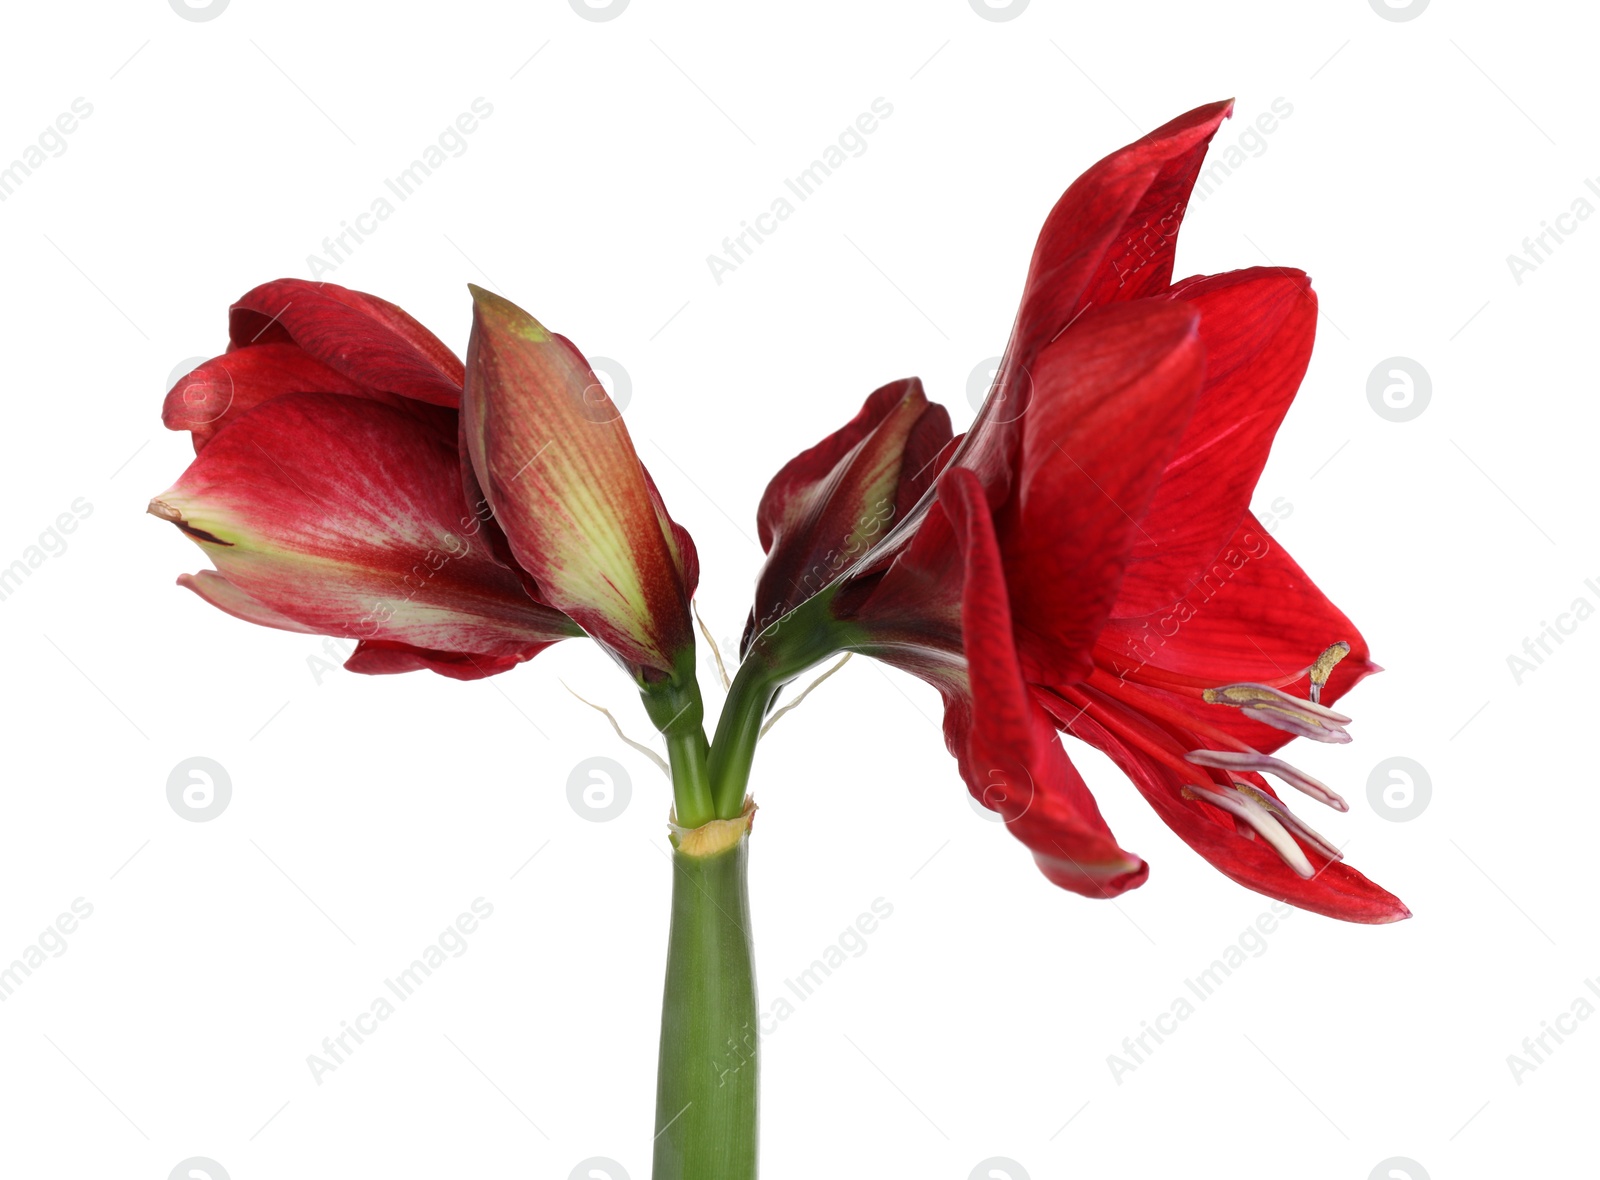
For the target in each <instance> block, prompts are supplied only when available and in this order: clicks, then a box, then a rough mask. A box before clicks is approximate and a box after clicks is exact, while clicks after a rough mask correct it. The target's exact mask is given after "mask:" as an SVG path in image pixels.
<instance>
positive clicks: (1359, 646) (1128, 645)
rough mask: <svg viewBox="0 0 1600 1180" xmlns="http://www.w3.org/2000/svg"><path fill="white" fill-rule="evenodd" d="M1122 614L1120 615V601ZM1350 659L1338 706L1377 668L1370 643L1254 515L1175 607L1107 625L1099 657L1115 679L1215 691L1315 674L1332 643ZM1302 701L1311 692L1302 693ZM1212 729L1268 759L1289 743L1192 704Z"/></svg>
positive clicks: (1236, 715)
mask: <svg viewBox="0 0 1600 1180" xmlns="http://www.w3.org/2000/svg"><path fill="white" fill-rule="evenodd" d="M1118 610H1119V611H1120V610H1121V605H1120V603H1119V606H1118ZM1340 640H1343V641H1345V642H1347V643H1348V644H1350V654H1349V655H1347V656H1346V657H1345V658H1344V659H1343V660H1341V661H1340V662H1339V663H1338V664H1337V665H1336V666H1335V667H1334V669H1333V673H1332V675H1331V676H1330V677H1329V680H1328V685H1327V687H1326V688H1325V689H1323V691H1322V703H1323V704H1324V705H1328V704H1332V703H1333V702H1334V701H1337V700H1338V699H1339V698H1340V697H1341V696H1343V695H1344V694H1345V693H1347V692H1349V691H1350V689H1351V688H1353V687H1355V685H1356V684H1358V683H1359V682H1360V681H1361V680H1363V679H1364V678H1365V677H1367V676H1370V675H1371V674H1372V673H1373V672H1376V671H1377V670H1378V666H1377V665H1376V664H1374V663H1373V662H1372V658H1371V652H1370V650H1369V649H1368V647H1367V641H1366V640H1365V639H1363V638H1362V636H1361V632H1359V631H1358V630H1356V625H1355V624H1354V623H1352V622H1351V621H1350V619H1349V617H1348V616H1347V615H1346V614H1345V613H1344V612H1343V611H1341V610H1340V609H1339V608H1338V607H1337V606H1335V605H1334V604H1333V602H1332V601H1330V600H1329V598H1328V597H1327V595H1325V594H1323V593H1322V591H1321V590H1319V589H1317V586H1316V584H1315V583H1314V582H1312V580H1311V579H1310V578H1309V577H1307V576H1306V573H1305V571H1304V570H1302V569H1301V568H1300V566H1299V565H1298V564H1296V563H1295V560H1294V558H1292V557H1290V556H1289V554H1288V552H1287V551H1286V550H1285V549H1284V548H1283V546H1282V545H1280V544H1278V542H1276V541H1274V540H1273V539H1272V536H1271V534H1269V533H1268V532H1267V530H1266V529H1264V528H1262V527H1261V524H1260V522H1259V521H1257V520H1256V518H1255V516H1254V515H1252V514H1251V513H1248V512H1247V513H1245V518H1244V520H1243V522H1241V524H1240V525H1239V528H1238V529H1237V531H1235V533H1234V535H1233V537H1232V538H1231V539H1230V540H1229V542H1228V544H1227V545H1225V546H1224V547H1223V549H1222V551H1221V552H1220V553H1219V554H1218V555H1217V557H1216V559H1215V560H1214V561H1213V562H1212V564H1211V565H1210V566H1209V567H1208V568H1207V569H1206V571H1205V573H1204V574H1203V575H1202V576H1201V577H1200V579H1199V580H1198V581H1197V582H1196V583H1195V585H1194V586H1193V587H1192V588H1191V589H1190V591H1189V593H1188V594H1187V595H1186V596H1184V597H1183V598H1182V599H1180V600H1179V601H1178V602H1177V603H1175V604H1173V605H1171V606H1169V607H1168V608H1166V609H1164V610H1160V611H1155V612H1152V613H1150V614H1147V615H1129V616H1123V617H1118V618H1113V619H1111V620H1110V621H1109V622H1107V624H1106V626H1105V629H1104V631H1103V632H1102V634H1101V637H1100V650H1101V652H1102V653H1106V655H1107V656H1108V657H1110V659H1109V661H1108V667H1109V669H1110V671H1112V672H1113V673H1114V674H1116V675H1119V676H1122V675H1131V676H1133V677H1134V678H1137V676H1138V673H1139V672H1140V670H1141V669H1143V668H1145V667H1150V668H1154V669H1159V670H1165V671H1168V672H1174V673H1177V674H1178V675H1180V676H1184V677H1189V678H1191V679H1194V680H1199V681H1204V682H1206V683H1207V684H1208V685H1210V686H1213V687H1215V686H1221V685H1224V684H1236V683H1242V682H1257V683H1259V682H1262V681H1278V680H1281V679H1282V678H1283V677H1285V676H1291V675H1293V674H1295V673H1297V672H1300V671H1301V670H1303V669H1305V668H1306V667H1308V666H1309V665H1310V664H1311V662H1312V661H1313V660H1315V659H1316V658H1317V656H1318V654H1319V653H1320V652H1322V651H1323V650H1324V649H1325V648H1327V647H1328V646H1329V645H1330V644H1333V643H1337V642H1339V641H1340ZM1296 691H1297V693H1298V695H1301V696H1304V695H1305V692H1304V687H1302V688H1301V689H1299V690H1296ZM1183 704H1184V706H1185V707H1187V708H1193V709H1198V710H1203V712H1202V713H1201V716H1202V717H1203V719H1204V721H1205V722H1206V724H1208V725H1213V726H1216V727H1218V728H1220V729H1225V730H1227V731H1228V732H1229V733H1231V734H1233V735H1234V736H1236V737H1238V738H1240V739H1241V740H1242V741H1245V742H1248V743H1249V744H1250V745H1252V746H1254V747H1255V748H1256V749H1258V750H1260V751H1262V752H1263V753H1271V752H1272V751H1273V750H1275V749H1277V748H1278V747H1279V746H1282V745H1283V744H1284V743H1285V742H1287V741H1289V740H1290V736H1291V735H1289V734H1286V733H1282V732H1279V731H1277V730H1274V729H1270V728H1268V727H1267V726H1265V725H1263V724H1261V723H1260V722H1257V721H1253V720H1251V719H1250V718H1248V717H1246V716H1244V715H1242V714H1241V713H1240V712H1239V710H1237V709H1229V708H1224V707H1220V706H1208V705H1204V704H1201V703H1199V702H1198V701H1195V700H1192V699H1185V700H1184V701H1183Z"/></svg>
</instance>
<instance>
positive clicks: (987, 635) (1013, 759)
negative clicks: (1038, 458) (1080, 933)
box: [939, 468, 1149, 897]
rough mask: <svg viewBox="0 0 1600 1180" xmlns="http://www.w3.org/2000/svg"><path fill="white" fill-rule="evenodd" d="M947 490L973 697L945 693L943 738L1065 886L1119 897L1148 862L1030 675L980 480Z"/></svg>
mask: <svg viewBox="0 0 1600 1180" xmlns="http://www.w3.org/2000/svg"><path fill="white" fill-rule="evenodd" d="M939 498H940V503H941V504H943V505H944V506H945V509H946V511H947V512H948V513H949V514H950V516H951V520H952V525H953V527H954V529H955V533H956V536H957V537H958V538H959V541H960V545H961V549H962V552H963V555H964V558H965V584H964V589H963V594H962V603H961V616H962V625H963V628H964V631H965V642H966V654H967V674H968V677H969V682H970V685H971V689H970V691H971V698H970V702H965V701H962V700H961V699H960V698H959V697H950V696H947V698H946V709H945V740H946V742H947V743H948V744H949V746H950V749H951V752H952V753H954V754H955V755H956V759H957V761H958V763H959V765H960V767H961V774H962V777H963V778H964V779H966V782H967V789H968V790H969V791H971V792H972V795H973V797H974V798H976V799H978V800H979V801H980V802H981V803H983V804H984V805H985V806H986V807H989V808H990V809H991V810H994V811H997V812H999V813H1000V814H1001V815H1002V816H1004V817H1005V821H1006V826H1007V827H1008V828H1009V829H1010V830H1011V833H1012V835H1014V836H1016V837H1017V839H1019V840H1021V841H1022V842H1023V843H1024V844H1026V845H1027V846H1028V847H1029V848H1030V849H1032V850H1033V855H1034V860H1035V861H1036V862H1037V863H1038V865H1039V868H1040V869H1041V870H1042V871H1043V872H1044V874H1045V876H1046V877H1048V878H1049V879H1050V880H1051V881H1053V882H1054V883H1055V884H1057V885H1059V886H1061V887H1062V888H1064V889H1070V890H1072V891H1073V892H1075V893H1081V894H1083V895H1084V896H1086V897H1115V896H1116V895H1117V894H1119V893H1122V892H1124V891H1126V890H1128V889H1132V888H1134V887H1135V886H1137V885H1140V884H1142V883H1143V882H1144V879H1145V877H1146V876H1147V875H1148V873H1149V869H1148V868H1147V867H1146V865H1145V863H1144V862H1143V861H1141V860H1140V859H1139V858H1138V857H1136V856H1133V855H1131V854H1129V853H1127V852H1124V851H1123V850H1122V849H1121V848H1120V847H1118V845H1117V842H1116V839H1115V837H1113V836H1112V834H1111V830H1110V829H1109V828H1108V827H1107V826H1106V822H1105V820H1104V819H1102V818H1101V816H1100V809H1099V807H1097V806H1096V805H1095V801H1094V796H1093V795H1091V794H1090V793H1089V788H1088V787H1087V786H1086V785H1085V784H1084V781H1083V779H1082V777H1081V776H1080V775H1079V774H1078V772H1077V769H1076V768H1075V767H1074V766H1073V765H1072V763H1071V762H1070V761H1068V759H1067V755H1066V752H1065V751H1064V750H1062V748H1061V742H1060V740H1059V739H1058V738H1057V737H1056V732H1055V726H1054V725H1053V724H1052V722H1051V720H1050V718H1049V716H1048V715H1047V714H1046V713H1045V711H1044V709H1043V708H1041V707H1040V706H1039V705H1038V704H1037V703H1035V702H1034V701H1033V699H1032V697H1031V695H1030V694H1029V692H1028V689H1027V687H1026V685H1025V684H1024V683H1023V680H1022V669H1021V666H1020V665H1019V663H1018V660H1017V652H1016V647H1015V645H1014V641H1013V639H1012V634H1011V610H1010V605H1009V603H1008V601H1007V594H1006V582H1005V574H1004V571H1003V569H1002V565H1001V559H1000V550H999V546H998V545H997V543H996V541H995V535H994V525H993V522H992V521H991V520H990V519H989V506H988V503H987V502H986V500H985V498H984V492H983V487H982V485H981V484H979V482H978V480H977V477H976V476H974V475H973V474H972V473H971V472H970V471H965V470H961V469H959V468H958V469H955V470H952V471H950V472H948V473H947V474H946V475H945V476H944V477H943V478H942V479H941V480H940V483H939Z"/></svg>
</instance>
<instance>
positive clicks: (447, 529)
mask: <svg viewBox="0 0 1600 1180" xmlns="http://www.w3.org/2000/svg"><path fill="white" fill-rule="evenodd" d="M429 414H431V415H432V420H429V418H428V416H427V415H422V414H420V413H418V412H417V411H416V410H411V411H404V410H398V409H395V408H392V407H390V406H385V405H380V404H379V403H377V402H374V401H367V400H359V399H356V398H350V397H344V396H341V395H338V394H313V393H299V394H288V395H285V396H283V397H278V398H274V399H273V400H272V401H269V402H267V403H266V404H265V405H262V406H259V407H257V408H256V409H254V410H252V411H251V412H249V413H247V414H244V415H242V416H241V417H239V418H238V419H237V420H236V421H235V422H233V423H231V424H230V425H229V426H228V427H227V428H226V429H224V430H222V431H220V432H219V433H218V434H217V436H216V437H215V438H213V439H212V440H211V442H210V443H209V444H208V445H207V446H206V448H205V449H204V450H203V451H201V452H200V454H199V455H198V456H196V458H195V460H194V462H193V463H192V464H190V466H189V469H188V470H187V471H186V472H184V474H183V476H182V478H181V479H179V481H178V483H177V484H176V485H174V486H173V488H172V489H171V490H170V491H168V492H166V493H164V494H163V495H162V496H161V497H160V498H159V499H157V500H155V501H153V502H152V504H151V511H152V512H153V513H155V514H156V515H158V516H161V517H162V518H163V519H166V520H169V521H171V522H173V523H174V524H176V525H177V526H178V527H179V528H180V529H182V530H183V531H184V532H185V533H187V534H188V535H189V536H190V537H191V539H193V540H194V541H195V542H196V543H197V544H199V546H200V547H201V548H202V549H203V550H205V552H206V553H207V555H208V556H209V557H210V558H211V559H212V561H213V562H214V563H215V564H216V566H217V570H218V572H219V574H220V575H221V576H222V577H224V578H226V579H227V582H228V583H229V584H230V586H231V587H233V588H234V589H235V590H237V591H238V592H239V593H240V594H242V595H244V596H248V599H250V600H253V601H254V602H255V603H257V604H259V606H260V607H262V608H265V610H267V611H269V612H272V614H273V615H275V616H283V617H284V618H287V619H289V620H292V621H293V622H294V623H296V624H298V625H299V626H298V628H297V629H308V630H311V631H315V632H317V633H319V634H324V635H338V636H344V637H347V638H353V639H364V640H382V641H387V642H392V643H401V644H406V645H410V646H413V647H416V648H420V649H422V650H424V651H429V652H447V653H469V654H472V655H488V656H505V657H515V658H521V659H525V658H527V657H528V656H529V655H531V654H533V652H535V651H537V650H539V649H540V648H542V647H543V646H544V645H546V644H548V643H550V642H552V641H554V640H556V639H560V638H564V637H566V636H569V635H575V634H579V631H578V629H577V627H576V626H575V625H574V624H573V623H572V621H571V620H570V619H567V618H565V617H564V616H562V615H561V614H560V613H559V612H557V611H555V610H553V609H551V608H550V607H548V606H546V605H544V604H542V603H540V602H537V601H535V600H534V599H533V598H531V597H529V596H528V595H527V593H526V592H525V591H524V590H523V588H522V586H521V584H520V582H519V581H518V579H517V576H516V575H515V574H513V573H512V572H511V571H509V570H507V569H506V568H504V567H503V566H501V565H500V564H498V563H497V562H496V561H495V560H494V559H493V557H492V555H491V553H490V552H489V547H488V544H487V542H486V541H485V540H484V539H483V537H482V535H481V529H480V528H479V527H478V521H477V518H476V517H475V516H474V515H473V514H472V513H471V512H470V511H469V510H468V507H467V504H466V502H465V499H464V498H463V496H462V492H461V483H460V469H459V463H458V460H457V455H456V449H455V442H454V421H453V419H454V415H453V414H452V413H450V412H449V411H446V410H439V409H433V410H430V411H429ZM191 588H192V589H195V590H196V591H197V592H202V591H204V592H205V596H206V597H207V598H208V599H210V600H211V601H214V602H216V603H217V604H218V605H219V606H222V607H223V609H228V610H230V613H235V614H238V615H239V616H240V617H243V618H248V619H251V621H260V622H266V623H268V625H272V626H281V625H282V624H281V623H279V622H277V621H275V619H273V618H270V617H260V618H257V617H255V616H254V615H253V614H252V611H253V610H254V608H252V607H250V606H249V605H248V604H247V603H245V601H244V599H243V598H239V597H236V596H233V597H230V596H229V595H228V593H227V592H224V591H222V590H221V589H220V587H219V586H218V584H217V583H215V582H211V581H210V580H206V581H205V582H203V583H201V584H198V585H194V586H191Z"/></svg>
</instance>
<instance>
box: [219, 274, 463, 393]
mask: <svg viewBox="0 0 1600 1180" xmlns="http://www.w3.org/2000/svg"><path fill="white" fill-rule="evenodd" d="M228 335H229V339H230V340H231V341H232V344H231V349H241V348H248V347H251V346H254V345H261V344H271V343H274V342H280V343H283V342H286V343H292V344H296V345H298V346H299V347H300V348H302V349H304V350H305V351H306V352H307V353H309V354H310V355H311V356H312V357H314V358H315V359H317V360H319V361H321V362H322V363H323V364H325V365H327V366H328V367H329V368H331V369H336V370H338V371H339V372H340V373H343V374H344V375H345V376H347V377H349V378H350V379H351V380H353V381H355V382H357V383H359V384H360V385H363V386H365V387H367V388H368V389H374V390H382V391H385V392H388V393H397V394H400V395H402V396H404V397H409V398H414V399H416V400H417V401H422V402H428V403H430V404H432V405H436V406H451V407H454V406H457V405H460V404H461V384H462V380H463V371H462V367H461V362H460V361H459V360H458V359H457V358H456V355H455V354H454V353H453V352H451V351H450V350H449V349H448V348H446V347H445V346H444V344H443V343H442V342H441V341H440V340H439V338H438V337H437V336H435V335H434V334H433V333H432V332H430V331H428V329H426V328H424V327H423V326H422V325H421V324H419V323H417V321H416V320H414V319H412V318H411V316H409V315H407V314H406V313H405V312H404V311H402V310H401V309H400V308H398V307H396V306H395V305H394V304H392V303H390V302H388V301H387V300H384V299H379V298H378V297H377V296H375V295H368V294H366V293H365V292H362V291H350V290H347V289H346V288H344V287H339V286H336V285H334V284H333V283H311V282H307V281H305V280H303V279H278V280H276V281H274V282H271V283H263V284H262V285H261V286H259V287H256V288H254V289H253V290H251V291H249V292H247V293H246V294H245V295H244V297H243V298H241V299H240V300H239V302H237V303H235V304H234V305H233V307H232V309H231V310H230V313H229V316H228Z"/></svg>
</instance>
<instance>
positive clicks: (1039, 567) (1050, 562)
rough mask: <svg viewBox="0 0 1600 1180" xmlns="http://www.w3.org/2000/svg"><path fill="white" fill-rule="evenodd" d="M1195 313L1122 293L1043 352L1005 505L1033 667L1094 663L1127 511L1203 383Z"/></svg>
mask: <svg viewBox="0 0 1600 1180" xmlns="http://www.w3.org/2000/svg"><path fill="white" fill-rule="evenodd" d="M1196 319H1197V317H1196V316H1195V314H1194V312H1193V311H1192V310H1191V309H1189V308H1187V307H1185V306H1184V305H1182V304H1180V303H1169V302H1166V301H1163V300H1141V301H1139V302H1138V303H1131V304H1123V305H1120V306H1118V307H1115V308H1109V309H1106V310H1104V311H1099V312H1094V313H1091V314H1090V315H1089V316H1087V317H1085V318H1084V319H1083V320H1081V321H1080V322H1079V323H1078V325H1077V326H1075V327H1074V328H1073V329H1072V331H1070V332H1068V333H1066V334H1065V335H1064V336H1062V337H1061V339H1060V340H1058V341H1057V342H1056V343H1055V344H1053V345H1051V347H1050V348H1048V349H1046V350H1045V352H1044V354H1043V355H1042V356H1041V358H1040V363H1039V372H1038V374H1037V386H1036V393H1035V397H1034V400H1033V404H1032V405H1031V406H1030V407H1029V409H1028V412H1027V415H1026V417H1025V419H1024V421H1023V426H1024V432H1023V438H1022V447H1021V454H1020V460H1019V466H1020V478H1019V480H1018V482H1017V486H1016V488H1015V490H1014V491H1013V493H1012V498H1011V501H1010V503H1008V504H1007V505H1006V507H1005V510H1004V511H1003V513H1001V515H1000V536H1001V547H1002V549H1003V550H1004V551H1005V558H1006V574H1007V580H1008V582H1009V583H1010V585H1011V597H1012V610H1013V612H1014V614H1015V616H1016V620H1017V631H1018V637H1019V642H1020V643H1021V644H1022V646H1023V648H1024V650H1025V651H1026V652H1027V655H1028V663H1029V674H1030V678H1032V679H1036V680H1041V681H1044V682H1048V683H1060V682H1062V681H1063V680H1064V679H1065V680H1071V679H1074V678H1076V677H1077V676H1080V675H1082V674H1083V673H1085V672H1087V671H1088V668H1089V664H1090V661H1089V651H1090V649H1091V648H1092V647H1093V645H1094V641H1095V636H1096V635H1097V634H1098V633H1099V631H1100V628H1101V625H1102V624H1103V623H1104V622H1105V619H1106V617H1107V616H1108V615H1109V613H1110V611H1111V607H1112V604H1113V602H1114V601H1115V599H1116V594H1117V586H1118V583H1119V581H1120V579H1121V575H1122V568H1123V562H1124V555H1125V554H1126V553H1127V551H1128V547H1129V544H1130V538H1131V537H1132V536H1133V535H1135V530H1136V527H1137V526H1136V524H1135V522H1136V521H1137V520H1139V518H1140V517H1142V516H1143V515H1144V511H1145V508H1146V505H1147V504H1148V503H1149V499H1150V496H1151V493H1152V492H1153V491H1154V490H1155V486H1156V482H1157V480H1158V479H1159V476H1160V473H1161V470H1162V468H1163V467H1164V466H1165V465H1166V462H1167V459H1168V457H1169V456H1170V455H1171V453H1172V449H1173V447H1174V446H1176V445H1177V442H1178V439H1179V438H1180V437H1181V436H1182V433H1183V429H1184V426H1185V424H1186V423H1187V422H1188V420H1189V413H1190V407H1191V406H1192V404H1193V402H1194V398H1195V395H1196V393H1197V392H1198V390H1199V388H1200V379H1201V351H1200V344H1199V337H1198V334H1197V332H1196V328H1195V321H1196ZM954 462H956V463H957V464H959V463H960V462H961V461H960V459H959V458H958V459H956V460H955V461H954ZM1040 669H1047V670H1048V671H1047V673H1046V672H1041V671H1039V670H1040Z"/></svg>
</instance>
